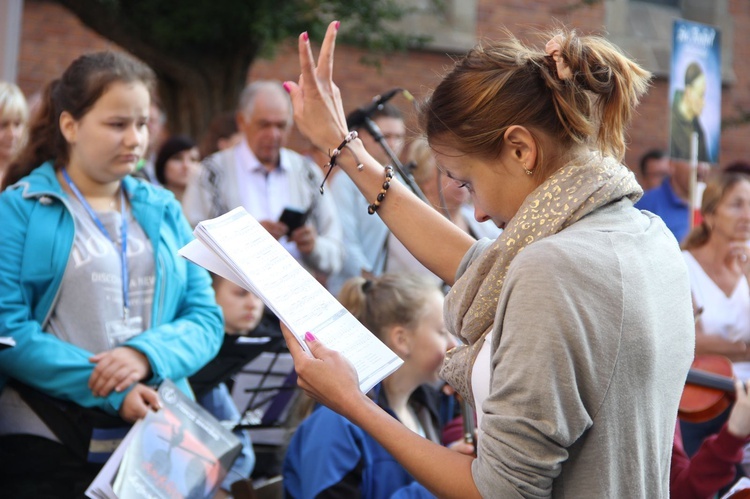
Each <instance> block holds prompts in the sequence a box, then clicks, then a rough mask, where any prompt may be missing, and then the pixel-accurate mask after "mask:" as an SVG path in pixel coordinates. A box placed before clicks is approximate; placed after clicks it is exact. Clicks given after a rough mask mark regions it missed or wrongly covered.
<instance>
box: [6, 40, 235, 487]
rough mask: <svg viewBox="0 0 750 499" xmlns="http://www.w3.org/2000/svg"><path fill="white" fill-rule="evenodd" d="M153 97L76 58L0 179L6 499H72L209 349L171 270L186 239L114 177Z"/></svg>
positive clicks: (134, 79) (132, 78)
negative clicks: (127, 431) (161, 394)
mask: <svg viewBox="0 0 750 499" xmlns="http://www.w3.org/2000/svg"><path fill="white" fill-rule="evenodd" d="M153 86H154V75H153V73H152V71H151V70H150V69H149V68H148V67H146V66H145V65H143V64H142V63H140V62H138V61H136V60H134V59H132V58H130V57H128V56H126V55H123V54H119V53H113V52H104V53H96V54H89V55H84V56H82V57H80V58H78V59H77V60H75V61H74V62H73V63H72V64H71V65H70V67H69V68H68V69H67V70H66V71H65V73H64V74H63V76H62V78H61V79H59V80H56V81H54V82H52V83H51V84H50V85H49V87H48V88H47V90H46V92H45V97H44V99H43V104H42V108H41V109H40V111H39V112H38V114H37V116H36V118H35V122H34V123H32V125H31V129H30V136H29V143H28V145H27V146H26V149H25V150H24V151H23V152H22V154H21V156H20V157H19V159H18V161H17V162H16V163H15V164H14V165H12V166H11V168H10V169H9V171H8V172H7V175H6V176H5V178H4V179H3V187H4V191H3V192H2V194H0V220H2V221H3V222H2V224H1V225H0V255H2V257H0V331H1V332H0V335H2V336H10V337H11V338H12V339H13V340H15V346H14V347H11V348H8V349H5V350H2V351H0V483H2V484H3V485H2V488H3V493H4V494H7V495H8V497H80V496H81V495H82V492H83V490H84V489H85V488H86V486H87V485H88V484H89V483H90V482H91V480H92V479H93V478H94V476H95V474H96V472H97V471H98V469H99V468H100V466H101V461H103V459H105V458H106V455H107V454H108V452H111V450H112V449H113V447H114V446H115V445H116V443H117V431H119V430H114V429H111V428H110V427H111V426H117V424H115V423H117V422H118V421H119V422H120V423H121V424H120V426H122V425H124V424H126V422H127V423H130V422H133V421H135V420H137V419H139V418H142V417H143V416H144V415H145V414H146V413H147V411H149V410H155V409H156V408H158V400H157V397H156V392H155V390H154V387H155V386H156V385H158V384H159V383H160V382H161V381H162V380H164V379H167V378H168V379H171V380H173V381H175V383H177V384H178V386H180V387H181V388H182V389H183V390H184V391H186V392H187V393H191V392H190V388H189V385H188V384H187V381H186V378H187V376H189V375H191V374H193V373H195V372H196V371H197V370H199V369H200V368H201V367H202V366H203V365H204V364H206V363H207V362H208V361H209V360H210V359H211V358H212V357H213V356H214V355H215V354H216V352H217V351H218V349H219V347H220V345H221V341H222V336H223V323H222V316H221V311H220V309H219V308H218V307H217V306H216V303H215V301H214V297H213V291H212V289H211V282H210V278H209V276H208V274H207V272H205V271H204V270H203V269H200V268H198V267H197V266H195V265H193V264H190V263H188V262H187V261H185V260H184V259H182V258H180V257H178V255H177V250H178V249H179V248H180V247H182V246H183V245H184V244H186V243H187V242H188V241H189V240H190V239H191V238H192V235H191V232H190V228H189V225H188V224H187V222H186V221H185V219H184V217H183V216H182V212H181V209H180V206H179V204H178V203H177V202H176V201H175V200H174V197H173V196H172V194H171V193H169V192H168V191H165V190H162V189H159V188H154V187H153V186H151V185H149V184H147V183H145V182H141V181H138V180H135V179H134V178H132V177H130V176H129V175H130V173H132V172H133V171H134V169H135V167H136V164H137V163H138V161H139V160H140V159H141V157H142V156H143V154H144V153H145V151H146V147H147V144H148V128H147V122H148V118H149V116H148V113H149V101H150V93H151V91H152V89H153ZM117 418H120V419H119V420H118V419H117ZM102 427H105V428H102ZM97 461H98V462H97Z"/></svg>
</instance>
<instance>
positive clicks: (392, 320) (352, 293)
mask: <svg viewBox="0 0 750 499" xmlns="http://www.w3.org/2000/svg"><path fill="white" fill-rule="evenodd" d="M436 291H438V292H439V291H440V290H439V289H438V287H437V285H435V284H434V283H433V282H432V281H430V280H429V279H427V278H425V277H424V276H420V275H416V274H383V275H382V276H380V277H375V278H373V279H372V280H369V279H365V278H364V277H352V278H351V279H348V280H347V281H346V282H345V283H344V285H343V286H342V288H341V291H340V292H339V295H338V299H339V302H341V304H342V305H343V306H344V307H345V308H346V309H347V310H348V311H349V312H351V314H352V315H353V316H354V317H356V318H357V319H358V320H359V321H360V322H361V323H362V324H363V325H364V326H365V327H366V328H367V329H369V330H370V331H372V332H373V334H375V335H376V336H377V337H378V338H380V339H381V340H384V339H385V338H384V336H385V333H386V332H387V331H388V329H389V328H390V327H391V326H396V325H399V326H404V327H406V328H414V327H416V325H417V323H418V322H419V321H420V320H421V319H422V316H423V312H424V308H425V305H426V303H427V300H428V298H429V296H430V295H431V294H432V293H435V292H436Z"/></svg>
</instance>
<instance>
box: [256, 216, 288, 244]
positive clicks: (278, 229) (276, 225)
mask: <svg viewBox="0 0 750 499" xmlns="http://www.w3.org/2000/svg"><path fill="white" fill-rule="evenodd" d="M259 223H260V225H261V226H262V227H263V228H264V229H266V230H267V231H268V233H269V234H271V235H272V236H273V238H274V239H276V240H277V241H278V240H279V239H281V238H282V237H284V236H286V233H287V232H289V227H287V226H286V224H283V223H281V222H275V221H273V220H261V221H260V222H259Z"/></svg>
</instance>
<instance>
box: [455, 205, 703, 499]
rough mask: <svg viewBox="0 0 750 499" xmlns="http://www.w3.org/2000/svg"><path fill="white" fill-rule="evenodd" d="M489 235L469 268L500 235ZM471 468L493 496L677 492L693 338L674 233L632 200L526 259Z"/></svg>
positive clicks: (515, 282) (498, 323)
mask: <svg viewBox="0 0 750 499" xmlns="http://www.w3.org/2000/svg"><path fill="white" fill-rule="evenodd" d="M490 243H491V242H490V241H487V240H483V241H479V242H478V243H477V244H476V245H475V246H474V247H473V248H472V250H470V251H469V253H468V254H467V256H466V257H465V258H464V262H463V264H462V267H461V269H460V270H459V274H462V273H463V271H464V270H465V269H466V267H467V265H470V264H471V262H472V261H473V260H474V259H475V258H476V257H477V256H478V255H479V254H480V253H481V251H483V249H485V248H486V247H487V245H488V244H490ZM491 341H492V343H491V348H492V350H491V351H492V361H491V365H490V366H480V365H476V366H475V369H490V370H491V371H490V373H491V374H489V376H490V392H489V397H488V398H487V399H486V400H485V401H484V403H483V404H482V406H481V408H482V411H483V412H484V416H483V421H482V427H481V430H482V432H483V433H482V435H481V436H480V438H479V453H478V458H477V459H476V460H475V461H474V464H473V467H472V472H473V475H474V479H475V481H476V483H477V486H478V488H479V490H480V492H481V493H482V495H483V496H484V497H503V498H506V497H575V498H579V497H648V498H655V497H667V496H668V495H669V467H670V452H671V448H672V439H673V436H674V425H675V421H676V416H677V406H678V404H679V399H680V396H681V394H682V388H683V386H684V382H685V377H686V375H687V371H688V369H689V367H690V364H691V361H692V358H693V350H694V341H695V335H694V324H693V320H692V308H691V301H690V285H689V281H688V276H687V270H686V268H685V264H684V262H683V260H682V258H681V257H680V251H679V248H678V246H677V242H676V240H675V239H674V236H672V234H671V233H670V232H669V230H668V229H667V228H666V226H665V225H664V223H663V222H662V221H661V219H659V218H658V217H655V216H653V215H651V214H646V213H642V212H639V211H638V210H636V209H634V208H633V206H632V203H631V202H630V201H629V200H627V199H623V200H620V201H618V202H616V203H613V204H611V205H609V206H606V207H604V208H602V209H599V210H597V211H595V212H593V213H591V214H590V215H588V216H586V217H584V218H583V219H582V220H580V221H579V222H577V223H575V224H573V225H572V226H570V227H568V228H566V229H564V230H563V231H561V232H559V233H558V234H556V235H553V236H550V237H548V238H546V239H543V240H540V241H539V242H536V243H533V244H531V245H529V246H528V247H526V248H525V249H524V250H523V251H522V252H521V253H519V255H518V256H517V257H516V258H515V259H514V260H513V262H512V263H511V266H510V268H509V269H508V273H507V277H506V280H505V284H504V286H503V289H502V292H501V296H500V300H499V305H498V309H497V315H496V320H495V325H494V329H493V331H492V340H491Z"/></svg>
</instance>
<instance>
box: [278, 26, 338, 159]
mask: <svg viewBox="0 0 750 499" xmlns="http://www.w3.org/2000/svg"><path fill="white" fill-rule="evenodd" d="M338 29H339V22H338V21H334V22H332V23H331V24H329V25H328V30H327V31H326V36H325V39H324V40H323V45H322V46H321V48H320V56H319V57H318V63H317V64H315V61H314V58H313V53H312V48H311V47H310V40H309V37H308V35H307V33H306V32H305V33H302V34H301V35H300V36H299V64H300V69H301V71H302V74H301V75H300V78H299V82H298V83H294V82H291V81H287V82H284V88H285V89H286V90H287V92H289V94H290V96H291V98H292V105H293V107H294V122H295V124H296V125H297V128H299V130H300V131H301V132H302V133H303V134H304V135H305V136H306V137H307V138H308V139H310V141H311V142H312V143H313V144H315V145H316V146H317V147H319V148H320V149H322V150H323V151H328V150H331V149H333V148H334V147H336V146H337V145H338V144H339V143H341V141H342V140H343V139H344V137H345V136H346V134H347V133H348V132H349V130H348V129H347V126H346V115H345V114H344V106H343V104H342V102H341V93H340V92H339V88H338V87H337V86H336V84H335V83H334V82H333V52H334V48H335V46H336V32H337V31H338Z"/></svg>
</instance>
